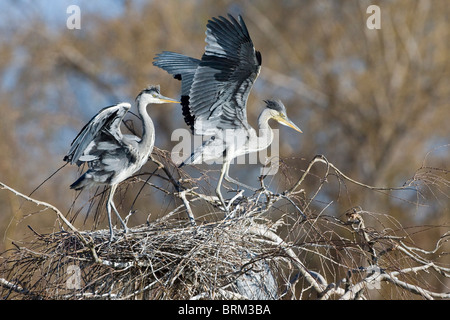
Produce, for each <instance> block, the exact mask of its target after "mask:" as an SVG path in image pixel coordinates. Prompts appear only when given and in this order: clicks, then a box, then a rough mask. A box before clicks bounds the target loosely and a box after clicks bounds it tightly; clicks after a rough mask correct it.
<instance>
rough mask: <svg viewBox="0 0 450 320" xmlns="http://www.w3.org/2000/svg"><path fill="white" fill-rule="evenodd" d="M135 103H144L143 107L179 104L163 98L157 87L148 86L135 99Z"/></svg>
mask: <svg viewBox="0 0 450 320" xmlns="http://www.w3.org/2000/svg"><path fill="white" fill-rule="evenodd" d="M136 101H137V102H138V103H139V102H144V104H145V105H148V104H151V103H152V104H153V103H180V102H179V101H177V100H174V99H171V98H168V97H165V96H163V95H162V94H161V93H160V91H159V85H156V86H148V87H147V88H145V89H144V90H142V91H141V92H140V93H139V94H138V96H137V97H136Z"/></svg>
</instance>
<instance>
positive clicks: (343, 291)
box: [0, 156, 450, 299]
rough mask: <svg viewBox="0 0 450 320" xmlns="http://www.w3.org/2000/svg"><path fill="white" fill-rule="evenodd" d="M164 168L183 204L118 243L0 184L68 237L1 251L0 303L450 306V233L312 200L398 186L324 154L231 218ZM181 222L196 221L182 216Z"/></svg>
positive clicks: (242, 203) (239, 206)
mask: <svg viewBox="0 0 450 320" xmlns="http://www.w3.org/2000/svg"><path fill="white" fill-rule="evenodd" d="M318 163H321V164H323V165H324V166H325V174H324V175H323V176H322V177H321V179H320V181H321V184H320V185H319V187H318V188H317V189H316V190H314V192H312V194H313V196H307V194H310V190H307V189H308V186H307V185H306V182H305V181H306V179H307V178H308V177H309V176H310V175H311V170H312V168H313V167H314V166H315V165H317V164H318ZM157 164H158V168H159V170H161V172H163V173H164V174H165V176H166V180H167V181H168V183H172V184H173V186H175V187H176V189H178V190H177V191H168V189H166V190H164V192H165V193H167V194H171V195H172V196H174V197H176V198H177V199H178V200H179V201H178V204H177V205H175V207H174V208H173V209H172V211H170V212H168V213H167V214H165V215H164V216H162V217H160V218H158V219H156V220H154V221H148V222H147V223H145V224H142V225H138V226H135V227H132V228H130V230H129V232H128V233H127V234H121V235H120V237H119V238H118V239H117V240H116V241H114V242H112V243H108V237H109V234H108V231H107V230H103V229H100V230H94V231H86V230H85V231H79V230H77V229H76V228H75V227H74V226H73V225H72V224H71V222H70V221H69V220H68V219H66V218H65V217H64V215H63V214H61V212H60V211H59V210H58V209H57V208H55V207H54V206H51V205H50V204H47V203H44V202H41V201H37V200H35V199H32V198H30V197H27V196H25V195H23V194H21V193H20V192H18V191H16V190H14V189H12V188H10V187H8V186H6V185H4V184H0V188H1V189H7V190H9V191H10V192H13V193H14V194H16V195H17V196H18V197H21V198H23V199H25V200H27V201H29V202H32V203H34V204H35V205H36V206H38V207H41V208H43V210H41V212H40V213H39V214H43V212H42V211H45V210H51V211H53V212H54V213H56V216H57V220H58V221H59V222H60V228H59V230H56V231H54V232H52V233H49V234H41V233H38V232H36V231H34V230H33V231H34V232H33V236H32V239H31V240H30V241H28V242H24V244H23V245H18V244H15V247H14V248H13V249H10V250H9V251H7V252H5V253H3V254H2V261H0V293H1V297H2V298H3V299H360V298H361V299H371V298H379V297H384V298H392V297H393V298H411V297H422V298H425V299H448V298H450V293H448V279H449V278H450V268H449V265H448V262H447V263H446V262H445V260H443V259H445V258H448V240H449V239H450V231H449V226H448V225H444V226H442V225H441V226H436V227H431V226H424V227H415V228H413V229H411V231H409V230H408V228H405V227H403V226H401V225H400V224H399V223H398V221H396V220H395V219H393V218H392V217H391V216H389V215H388V214H379V213H374V212H370V211H367V210H364V209H362V208H360V207H354V208H350V209H348V210H347V211H346V212H344V213H343V214H333V213H332V212H330V211H332V210H331V208H330V207H331V203H330V204H329V205H327V206H325V208H322V209H321V210H318V209H317V208H315V207H314V206H313V205H312V202H313V201H314V200H315V199H316V198H317V197H318V195H319V194H320V189H321V188H322V187H323V185H324V184H325V183H327V178H328V177H329V176H331V175H333V176H335V177H338V178H339V179H341V180H345V181H347V182H349V183H353V184H355V185H357V186H358V187H361V188H366V189H369V190H378V191H386V192H387V191H390V190H392V189H380V188H374V187H371V186H367V185H364V184H362V183H359V182H357V181H353V180H352V179H350V178H349V177H347V176H345V175H344V174H343V173H342V172H340V171H339V170H338V168H336V167H335V166H334V165H333V164H331V163H329V162H328V161H327V160H326V159H325V158H324V157H322V156H318V157H316V158H314V159H313V160H312V161H311V162H310V163H309V166H308V167H307V169H306V170H305V171H304V173H303V175H302V176H301V177H300V178H299V180H297V181H296V183H294V184H292V186H291V187H290V188H289V189H287V190H285V191H284V192H281V193H275V192H272V191H270V190H269V189H268V188H267V187H266V186H265V185H264V179H263V178H261V188H260V189H259V190H258V191H256V192H255V193H254V194H253V195H251V196H244V195H243V193H242V192H239V193H237V194H236V196H234V197H233V198H232V199H230V200H229V202H228V204H227V205H228V209H229V213H228V214H225V212H224V211H223V208H221V203H220V201H218V199H217V198H216V197H214V196H211V195H208V194H207V193H203V192H200V191H199V189H200V188H199V186H198V185H197V184H196V183H197V182H196V181H193V180H192V179H191V180H190V182H189V183H190V186H189V188H187V187H186V184H184V185H183V187H180V186H179V185H178V182H177V180H178V179H175V178H174V177H173V176H172V174H171V173H170V172H171V171H170V170H168V169H167V168H168V164H162V163H161V162H157ZM162 175H163V174H161V176H162ZM184 181H187V179H184ZM415 181H416V180H415ZM146 182H148V180H147V181H146ZM405 187H410V186H405ZM158 188H161V187H158ZM300 188H302V189H300ZM400 189H401V188H400ZM199 208H203V209H204V208H207V210H206V211H207V214H208V215H209V216H208V218H209V219H205V220H204V221H201V222H200V221H199V220H198V210H199ZM180 214H185V215H186V216H187V217H188V219H187V220H186V219H180V218H179V215H180ZM219 216H220V218H217V217H219ZM434 229H439V232H440V234H441V236H440V237H439V238H438V239H437V240H436V243H435V247H434V248H433V249H432V250H425V249H423V248H421V247H420V246H419V245H417V244H416V243H415V242H414V241H413V240H412V233H414V234H421V233H426V232H428V231H429V230H434ZM447 261H448V259H447ZM430 279H435V280H436V279H437V281H438V282H440V283H442V284H444V285H443V287H444V288H445V287H446V286H445V282H446V281H447V287H446V288H447V289H445V290H442V289H441V290H439V288H436V287H435V286H433V285H432V284H431V283H432V282H433V281H431V280H430Z"/></svg>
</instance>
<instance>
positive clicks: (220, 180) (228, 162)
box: [216, 160, 230, 211]
mask: <svg viewBox="0 0 450 320" xmlns="http://www.w3.org/2000/svg"><path fill="white" fill-rule="evenodd" d="M229 167H230V161H228V160H225V162H224V163H223V166H222V170H221V172H220V178H219V182H218V183H217V187H216V194H217V196H218V197H219V199H220V201H221V202H222V205H223V207H224V209H225V210H226V211H228V208H227V205H226V204H225V200H224V199H223V196H222V193H221V192H220V187H221V186H222V181H223V178H224V176H225V174H226V173H227V171H228V168H229Z"/></svg>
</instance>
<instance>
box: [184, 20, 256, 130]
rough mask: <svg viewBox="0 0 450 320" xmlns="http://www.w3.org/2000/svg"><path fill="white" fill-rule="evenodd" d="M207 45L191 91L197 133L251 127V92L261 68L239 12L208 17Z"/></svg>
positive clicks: (190, 106) (190, 103)
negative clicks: (249, 104) (224, 15)
mask: <svg viewBox="0 0 450 320" xmlns="http://www.w3.org/2000/svg"><path fill="white" fill-rule="evenodd" d="M206 42H207V45H206V49H205V53H204V54H203V57H202V59H201V61H200V64H199V66H198V68H197V70H196V72H195V75H194V78H193V81H192V85H191V89H190V92H189V111H190V113H191V115H192V116H193V117H195V133H197V134H214V133H215V132H216V131H217V129H219V130H223V129H236V128H242V127H248V123H247V111H246V104H247V98H248V94H249V93H250V90H251V88H252V86H253V83H254V81H255V80H256V78H257V76H258V74H259V71H260V68H261V54H260V53H259V52H258V51H256V50H255V48H254V46H253V42H252V40H251V38H250V35H249V33H248V30H247V27H246V25H245V23H244V21H243V19H242V17H241V16H239V21H237V20H236V19H235V18H234V17H233V16H231V15H229V20H228V19H226V18H224V17H219V18H213V19H212V20H209V21H208V24H207V30H206Z"/></svg>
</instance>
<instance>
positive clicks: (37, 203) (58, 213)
mask: <svg viewBox="0 0 450 320" xmlns="http://www.w3.org/2000/svg"><path fill="white" fill-rule="evenodd" d="M0 189H6V190H8V191H10V192H12V193H14V194H15V195H17V196H19V197H21V198H23V199H25V200H27V201H30V202H32V203H34V204H36V205H38V206H44V207H46V208H48V209H51V210H52V211H54V212H55V213H56V215H57V216H58V218H59V219H61V220H62V221H63V222H64V223H65V224H66V225H67V226H68V227H69V229H70V230H72V231H73V233H75V234H76V235H77V236H78V237H79V238H80V240H81V242H83V244H84V245H85V246H86V247H88V248H89V249H90V250H91V252H92V256H93V258H94V260H95V262H97V263H99V262H100V263H101V260H100V259H99V258H98V256H97V252H96V251H95V249H94V245H93V243H91V242H88V241H87V240H86V239H85V238H84V237H83V236H82V235H81V233H80V232H79V231H78V229H77V228H75V227H74V226H73V225H72V224H71V223H70V221H69V220H67V219H66V217H64V215H63V214H62V213H61V211H59V210H58V208H56V207H55V206H53V205H51V204H49V203H47V202H43V201H39V200H36V199H33V198H30V197H28V196H26V195H24V194H23V193H20V192H19V191H17V190H15V189H13V188H11V187H9V186H7V185H6V184H4V183H2V182H0Z"/></svg>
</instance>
